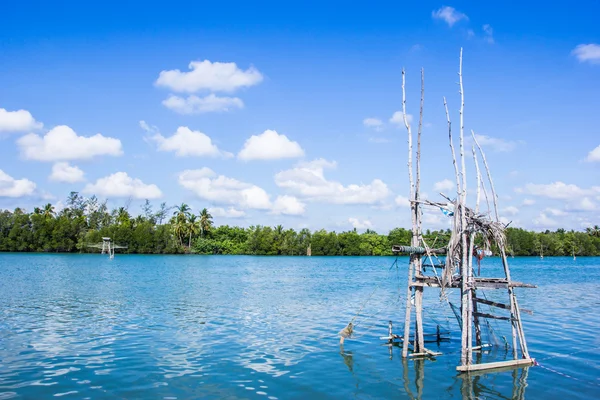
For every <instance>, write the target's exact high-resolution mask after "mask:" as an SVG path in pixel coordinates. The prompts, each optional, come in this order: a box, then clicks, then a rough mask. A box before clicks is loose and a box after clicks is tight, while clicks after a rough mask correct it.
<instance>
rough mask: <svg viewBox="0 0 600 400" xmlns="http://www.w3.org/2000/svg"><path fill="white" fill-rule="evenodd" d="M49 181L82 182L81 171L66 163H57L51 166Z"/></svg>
mask: <svg viewBox="0 0 600 400" xmlns="http://www.w3.org/2000/svg"><path fill="white" fill-rule="evenodd" d="M50 180H51V181H56V182H68V183H74V182H80V181H83V180H84V178H83V171H82V170H81V169H79V167H77V166H75V165H70V164H69V163H68V162H64V161H61V162H57V163H54V165H53V166H52V173H51V174H50Z"/></svg>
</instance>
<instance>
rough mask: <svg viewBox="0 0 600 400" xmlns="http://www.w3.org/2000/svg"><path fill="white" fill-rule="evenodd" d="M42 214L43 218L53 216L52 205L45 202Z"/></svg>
mask: <svg viewBox="0 0 600 400" xmlns="http://www.w3.org/2000/svg"><path fill="white" fill-rule="evenodd" d="M42 215H43V216H44V218H52V217H54V206H53V205H52V204H50V203H48V204H46V205H45V206H44V209H43V210H42Z"/></svg>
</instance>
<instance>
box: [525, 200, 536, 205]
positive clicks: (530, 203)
mask: <svg viewBox="0 0 600 400" xmlns="http://www.w3.org/2000/svg"><path fill="white" fill-rule="evenodd" d="M534 204H535V200H533V199H525V200H523V205H524V206H532V205H534Z"/></svg>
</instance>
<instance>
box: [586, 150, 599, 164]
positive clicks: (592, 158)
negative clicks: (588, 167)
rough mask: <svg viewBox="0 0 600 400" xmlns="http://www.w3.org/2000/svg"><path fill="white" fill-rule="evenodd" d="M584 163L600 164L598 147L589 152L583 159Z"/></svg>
mask: <svg viewBox="0 0 600 400" xmlns="http://www.w3.org/2000/svg"><path fill="white" fill-rule="evenodd" d="M585 161H588V162H600V146H598V147H596V148H595V149H594V150H592V151H590V153H589V154H588V156H587V157H586V158H585Z"/></svg>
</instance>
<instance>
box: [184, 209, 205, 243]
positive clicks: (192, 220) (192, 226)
mask: <svg viewBox="0 0 600 400" xmlns="http://www.w3.org/2000/svg"><path fill="white" fill-rule="evenodd" d="M197 218H198V217H197V216H195V215H194V214H192V215H190V217H189V218H188V224H187V229H188V231H189V234H190V238H189V241H188V247H189V248H190V250H191V249H192V236H196V235H198V233H200V231H201V230H202V228H201V227H200V224H199V221H197Z"/></svg>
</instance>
